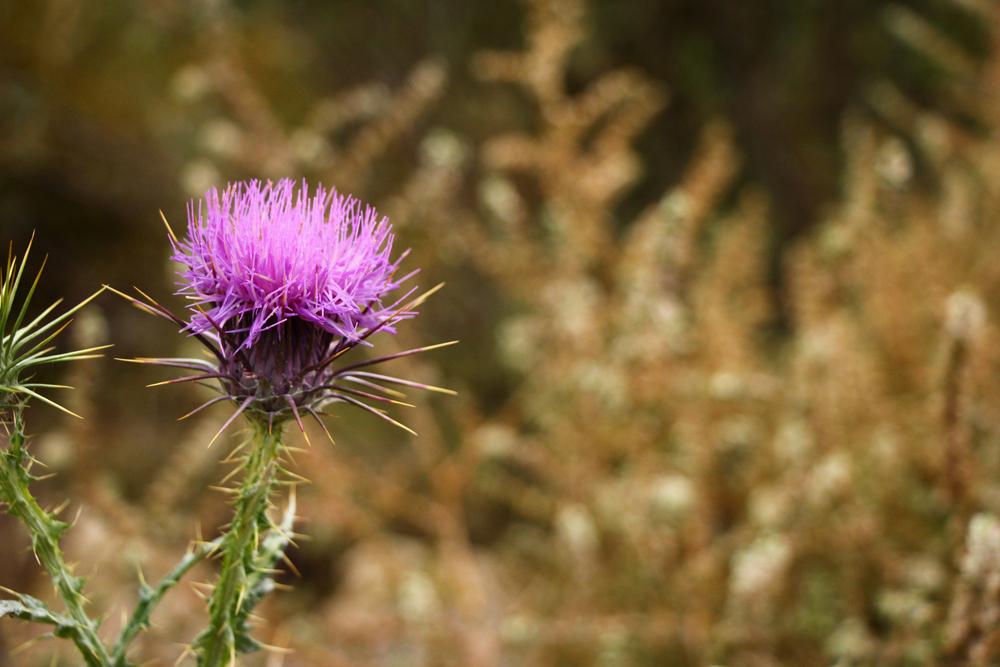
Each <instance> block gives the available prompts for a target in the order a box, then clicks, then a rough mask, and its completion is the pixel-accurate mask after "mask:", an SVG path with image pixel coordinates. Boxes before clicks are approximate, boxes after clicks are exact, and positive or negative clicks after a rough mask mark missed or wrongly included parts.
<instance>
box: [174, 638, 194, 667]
mask: <svg viewBox="0 0 1000 667" xmlns="http://www.w3.org/2000/svg"><path fill="white" fill-rule="evenodd" d="M181 646H183V647H184V652H183V653H181V657H179V658H177V662H175V663H174V667H177V665H179V664H181V663H182V662H184V658H186V657H188V656H189V655H194V650H193V649H192V648H191V646H190V645H188V644H181Z"/></svg>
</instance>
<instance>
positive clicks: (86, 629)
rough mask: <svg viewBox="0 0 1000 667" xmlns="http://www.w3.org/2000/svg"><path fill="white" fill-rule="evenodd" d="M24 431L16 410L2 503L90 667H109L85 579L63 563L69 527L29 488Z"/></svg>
mask: <svg viewBox="0 0 1000 667" xmlns="http://www.w3.org/2000/svg"><path fill="white" fill-rule="evenodd" d="M24 440H25V438H24V428H23V422H22V417H21V414H20V411H19V410H17V409H15V411H14V419H13V424H12V427H11V431H10V434H9V442H10V446H9V447H8V448H7V449H6V450H4V451H3V452H2V453H0V499H2V500H3V502H5V503H7V505H8V506H9V507H10V513H11V514H13V515H14V516H16V517H18V518H19V519H20V520H21V521H22V522H24V524H25V526H27V528H28V531H29V532H30V533H31V546H32V549H33V550H34V552H35V556H37V558H38V560H39V561H41V563H42V565H43V566H44V567H45V571H46V572H48V574H49V577H50V578H51V579H52V583H53V585H54V586H55V589H56V591H57V592H58V593H59V596H60V597H61V598H62V600H63V603H64V604H65V605H66V613H67V615H68V616H69V617H70V618H71V619H72V620H73V622H74V625H75V628H73V632H72V633H71V636H72V639H73V641H74V642H75V643H76V646H77V648H78V649H79V650H80V653H82V654H83V658H84V660H85V661H86V663H87V665H89V666H90V667H109V666H110V665H111V657H110V655H109V654H108V649H107V647H106V646H105V645H104V643H103V642H102V641H101V639H100V637H98V635H97V623H95V622H94V621H93V620H91V619H90V617H89V616H87V613H86V612H85V611H84V608H83V605H84V597H83V592H82V591H83V579H82V578H80V577H74V576H73V575H72V573H71V572H70V570H69V568H68V567H67V566H66V562H65V561H64V560H63V554H62V551H61V550H60V549H59V537H60V536H61V535H62V534H63V532H64V531H65V530H66V529H67V528H68V527H69V525H68V524H66V523H64V522H62V521H58V520H57V519H55V518H54V517H53V516H52V515H51V514H49V513H48V512H46V511H45V510H43V509H42V508H41V507H39V506H38V503H37V502H36V501H35V499H34V497H33V496H32V495H31V492H30V491H29V490H28V484H29V482H31V481H32V479H33V477H32V476H31V475H30V474H29V473H28V471H27V469H26V468H25V463H26V461H27V460H28V458H29V457H28V454H27V451H26V450H25V448H24Z"/></svg>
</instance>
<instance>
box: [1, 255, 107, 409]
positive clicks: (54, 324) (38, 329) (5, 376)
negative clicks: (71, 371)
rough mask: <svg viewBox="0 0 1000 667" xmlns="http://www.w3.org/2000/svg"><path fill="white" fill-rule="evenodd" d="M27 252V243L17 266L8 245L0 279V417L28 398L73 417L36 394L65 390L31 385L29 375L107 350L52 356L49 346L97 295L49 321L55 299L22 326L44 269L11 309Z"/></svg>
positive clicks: (21, 407) (16, 260)
mask: <svg viewBox="0 0 1000 667" xmlns="http://www.w3.org/2000/svg"><path fill="white" fill-rule="evenodd" d="M32 241H34V237H32ZM30 252H31V242H29V243H28V248H27V249H26V250H25V251H24V259H22V260H21V261H20V262H19V261H18V258H17V257H15V256H14V246H13V244H11V246H10V250H9V251H8V254H7V269H6V271H5V272H4V273H3V275H2V276H0V279H2V283H0V414H5V413H7V411H20V410H21V409H23V407H24V406H25V404H26V402H27V400H28V399H29V398H35V399H37V400H39V401H41V402H43V403H47V404H49V405H51V406H53V407H56V408H58V409H59V410H62V411H63V412H66V413H68V414H71V415H73V413H72V412H70V411H69V410H67V409H66V408H64V407H63V406H61V405H59V404H58V403H56V402H55V401H53V400H51V399H49V398H48V397H46V396H44V395H43V394H40V393H39V392H38V390H40V389H65V388H66V387H63V386H61V385H53V384H43V383H39V382H33V381H32V379H33V371H34V370H35V369H36V368H37V367H39V366H43V365H46V364H52V363H56V362H61V361H73V360H78V359H89V358H92V357H94V356H99V355H94V354H93V352H95V351H97V350H101V349H104V347H107V346H104V347H95V348H91V349H89V350H75V351H72V352H62V353H58V354H53V349H54V348H53V347H51V346H50V345H49V344H50V343H51V342H52V341H53V339H54V338H55V337H56V336H58V335H59V333H60V332H61V331H62V330H63V329H65V328H66V326H67V325H68V324H69V322H70V317H72V315H73V313H75V312H76V311H78V310H79V309H80V308H83V306H85V305H86V304H87V303H89V302H90V300H91V299H93V298H94V297H95V296H97V294H94V295H92V296H90V297H89V298H88V299H86V300H84V301H83V302H81V303H79V304H77V305H76V306H75V307H74V308H71V309H69V310H67V311H66V312H64V313H63V314H62V315H58V316H56V317H52V318H49V315H51V314H52V311H54V310H55V309H56V308H57V307H58V306H59V304H60V303H62V299H59V300H58V301H56V302H55V303H53V304H52V305H51V306H49V307H48V308H46V309H45V310H44V311H42V313H41V314H39V315H38V316H37V317H35V318H34V319H33V320H31V321H30V322H27V323H25V321H24V318H25V315H26V314H27V312H28V306H29V304H30V303H31V297H32V296H34V294H35V288H36V287H38V280H39V279H40V278H41V276H42V270H43V269H44V268H45V262H44V261H43V262H42V267H41V268H40V269H39V270H38V274H37V275H36V276H35V280H34V282H32V283H31V287H30V288H28V293H27V295H26V296H25V297H24V300H23V301H22V302H21V307H20V308H15V298H16V296H17V290H18V288H19V287H20V286H21V280H22V279H23V278H24V268H25V266H26V265H27V260H28V254H29V253H30ZM98 294H99V292H98ZM47 318H48V319H47ZM73 416H74V417H76V416H78V415H73Z"/></svg>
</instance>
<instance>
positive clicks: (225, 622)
mask: <svg viewBox="0 0 1000 667" xmlns="http://www.w3.org/2000/svg"><path fill="white" fill-rule="evenodd" d="M252 437H253V442H251V443H250V445H249V447H250V453H249V454H248V455H247V458H246V463H245V468H246V473H245V476H244V479H243V483H242V485H241V486H240V489H239V492H238V494H237V496H236V502H235V505H236V509H235V514H234V516H233V521H232V523H231V524H230V528H229V532H228V533H226V535H225V536H223V538H222V546H221V548H220V550H221V551H222V569H221V571H220V573H219V580H218V582H217V583H216V585H215V589H214V590H213V591H212V598H211V600H209V603H208V612H209V626H208V628H206V630H205V631H204V632H203V633H202V634H201V635H200V636H199V637H198V638H197V639H196V640H195V643H194V647H195V649H196V650H197V651H198V665H199V667H224V666H225V665H230V664H234V663H235V657H236V652H237V650H239V649H240V647H239V646H238V640H239V639H241V638H242V636H243V634H244V632H245V630H244V627H243V616H244V615H243V614H241V610H242V609H243V607H244V605H245V604H246V603H247V600H246V596H247V595H248V594H250V593H251V591H250V590H249V584H250V583H251V581H250V580H251V579H252V577H253V575H254V573H255V570H256V565H255V562H254V561H255V556H256V553H257V548H258V544H259V542H260V540H261V539H262V538H263V536H264V533H266V531H267V530H268V529H269V528H270V527H271V524H270V521H269V519H268V517H267V510H268V507H269V500H270V497H271V491H272V490H273V489H274V485H275V481H276V479H275V478H276V472H277V469H278V456H279V454H280V453H281V449H282V444H281V430H280V428H279V429H275V430H274V432H269V431H268V429H267V427H266V426H257V427H255V429H254V433H253V436H252Z"/></svg>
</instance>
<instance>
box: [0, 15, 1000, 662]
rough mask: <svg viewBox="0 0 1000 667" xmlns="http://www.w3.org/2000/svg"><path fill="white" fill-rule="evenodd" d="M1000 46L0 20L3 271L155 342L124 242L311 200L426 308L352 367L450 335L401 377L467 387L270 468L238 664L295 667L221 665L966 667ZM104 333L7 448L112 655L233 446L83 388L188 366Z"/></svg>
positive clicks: (976, 594) (981, 30) (639, 22)
mask: <svg viewBox="0 0 1000 667" xmlns="http://www.w3.org/2000/svg"><path fill="white" fill-rule="evenodd" d="M998 35H1000V6H998V5H997V4H996V3H995V2H993V0H753V1H748V0H525V1H524V2H513V1H508V0H494V1H492V2H488V3H487V2H482V3H478V2H467V1H465V0H368V1H360V0H336V1H331V0H288V1H285V2H277V1H276V0H240V1H232V2H225V1H224V0H197V1H196V0H190V1H184V0H144V1H141V2H135V1H131V0H105V1H103V2H84V1H83V0H31V1H29V2H0V240H2V242H3V244H4V245H7V244H8V243H12V244H13V248H14V249H15V251H16V252H18V253H21V252H23V249H24V248H25V247H26V246H27V244H28V241H29V239H30V238H31V236H32V234H34V235H35V240H34V245H33V246H32V258H33V259H32V260H31V266H32V267H38V266H40V264H41V259H42V257H43V255H45V254H46V253H47V254H48V257H49V259H48V264H47V267H46V269H45V273H44V274H43V277H42V282H41V286H40V288H39V289H40V295H39V296H38V297H37V300H36V307H37V308H39V309H40V308H41V307H42V306H43V305H45V304H47V303H48V302H50V301H53V300H55V299H56V298H60V297H63V298H66V299H67V300H68V302H70V303H72V302H74V301H78V300H80V299H82V298H84V297H86V296H87V295H89V294H90V293H92V292H93V291H95V290H96V289H98V288H99V287H100V286H101V285H102V284H105V283H107V284H111V285H112V286H114V287H116V288H118V289H121V290H125V291H129V290H131V288H132V286H137V287H139V288H140V289H142V290H143V291H145V292H147V293H149V294H150V295H152V296H153V297H154V298H156V299H158V300H161V301H162V302H163V303H165V304H168V305H171V306H173V307H174V308H176V309H180V308H182V307H183V302H181V301H180V300H179V299H177V298H176V297H174V296H173V295H172V291H173V289H174V286H173V283H174V281H175V280H176V276H175V274H174V271H175V270H176V267H175V266H173V265H171V263H170V261H169V259H168V254H169V245H168V243H167V237H166V232H165V229H164V226H163V223H162V221H161V219H160V215H161V213H160V211H162V213H163V215H164V216H165V217H166V218H167V219H168V220H169V221H170V223H171V224H172V226H173V228H174V229H175V230H180V229H182V228H183V227H184V224H185V219H186V213H185V205H186V203H187V202H188V201H189V200H190V199H191V198H192V197H198V196H200V195H201V194H202V193H203V192H204V191H205V190H206V189H207V188H209V187H212V186H215V185H218V186H223V185H225V183H227V182H229V181H235V180H241V179H247V178H261V179H269V178H270V179H277V178H281V177H292V178H303V177H304V178H307V179H308V180H309V182H311V183H316V182H322V183H324V184H326V185H332V186H336V187H338V188H339V189H341V190H342V191H345V192H349V193H352V194H354V195H356V196H358V197H360V198H362V199H364V200H365V201H368V202H371V203H373V204H375V205H376V206H377V207H378V208H379V210H380V212H382V213H384V214H386V215H388V216H389V217H390V219H391V221H392V222H393V224H394V226H395V229H396V231H397V236H398V239H397V247H398V248H405V247H410V248H412V254H411V255H410V258H408V259H407V260H406V267H408V268H416V267H419V268H420V269H421V273H420V274H419V276H418V278H417V279H416V280H415V281H414V282H415V283H416V284H419V285H421V286H423V287H430V286H432V285H434V284H437V283H438V282H440V281H445V282H446V283H447V285H446V288H445V289H444V290H443V291H442V292H439V293H438V294H437V295H435V296H434V297H433V298H432V299H431V300H430V301H429V302H427V303H426V304H425V305H424V306H423V307H422V313H421V315H420V317H418V318H416V319H415V320H413V321H411V322H408V323H407V324H406V325H405V326H403V327H401V331H400V333H399V334H398V335H397V336H395V337H393V336H388V335H386V336H383V337H382V339H381V340H380V341H379V342H378V346H379V349H380V350H383V351H394V350H400V349H406V347H409V346H417V345H427V344H432V343H436V342H442V341H446V340H452V339H459V340H461V344H460V345H456V346H453V347H451V348H447V349H444V350H440V351H434V352H431V353H428V354H427V355H425V356H423V357H421V358H414V359H412V360H411V361H408V362H407V363H403V362H397V366H396V368H395V370H397V371H398V372H399V373H400V374H403V375H405V376H406V377H409V378H412V379H417V380H421V381H426V382H431V383H433V384H438V385H444V386H448V387H452V388H455V389H456V390H458V391H459V396H458V397H447V396H437V395H433V396H421V395H416V394H414V395H411V397H410V398H411V399H412V400H413V401H414V402H415V403H416V405H417V407H416V408H415V409H411V410H408V411H405V412H404V411H402V410H401V411H400V412H399V413H394V416H396V417H398V418H400V419H404V420H405V421H406V422H407V423H408V424H410V425H411V426H413V427H414V428H415V430H416V431H417V432H418V433H419V434H420V435H419V437H415V438H412V437H409V436H408V435H407V434H405V433H402V432H398V431H393V430H391V429H389V428H384V427H383V425H382V424H381V423H376V421H377V420H374V419H372V418H369V416H368V415H365V414H361V413H358V412H357V411H355V412H353V413H352V412H344V413H343V414H342V415H341V416H340V417H339V418H337V419H333V420H330V428H331V431H332V432H333V433H334V437H335V439H336V441H337V442H336V445H331V444H330V443H329V442H328V441H326V440H325V437H324V436H323V435H322V433H321V432H315V433H311V438H310V439H311V441H312V445H311V446H307V445H306V444H305V443H304V442H298V443H297V444H300V445H302V447H303V450H302V451H301V452H300V453H297V454H296V468H295V470H296V471H297V472H298V473H300V474H302V475H304V476H305V477H308V478H309V479H310V480H311V482H312V483H311V484H309V485H303V486H300V487H298V488H297V499H298V503H299V505H298V507H299V514H300V515H301V516H302V520H301V521H300V523H299V524H298V526H297V527H298V530H299V532H301V533H303V534H304V535H306V536H307V537H304V538H303V539H301V540H300V541H299V542H298V543H297V546H296V547H295V548H293V549H291V550H290V552H289V562H288V563H287V564H284V565H283V566H282V568H283V572H282V574H281V575H280V577H279V578H280V580H281V582H282V583H285V584H288V585H289V586H290V588H289V589H287V590H282V591H279V592H277V593H276V594H274V595H273V596H272V597H271V598H269V599H268V600H267V602H266V603H265V604H264V605H263V606H262V608H261V609H260V615H261V617H262V619H261V622H260V623H259V626H258V630H257V636H258V637H259V638H260V639H261V640H262V641H264V642H265V643H267V644H271V645H274V646H276V647H279V648H290V649H291V652H290V653H284V652H278V651H272V652H263V653H260V654H257V655H252V656H248V657H246V658H245V663H246V664H248V665H266V666H267V667H281V666H282V665H285V666H288V667H293V666H299V665H302V666H306V665H324V666H327V665H330V666H336V667H341V666H343V667H353V666H361V665H364V666H379V667H382V666H385V667H410V666H413V667H421V666H425V665H426V666H428V667H436V666H446V665H447V666H456V667H458V666H462V667H466V666H467V667H506V666H520V665H525V666H538V667H543V666H544V667H548V666H568V667H569V666H581V667H582V666H589V665H594V666H601V667H613V666H614V667H626V666H628V667H632V666H634V667H640V666H653V665H656V666H669V665H678V666H681V665H710V664H720V665H748V666H758V665H760V666H770V665H793V664H794V665H801V666H809V665H817V666H819V665H830V664H837V665H876V664H877V665H946V664H963V665H965V664H974V665H986V664H993V663H994V662H995V661H996V660H997V659H998V658H1000V384H998V380H1000V375H998V371H1000V330H998V328H997V323H998V317H1000V217H998V211H1000V136H998V134H997V132H998V129H1000V55H996V54H995V51H994V48H993V46H992V45H993V44H994V42H995V40H996V38H997V36H998ZM102 343H113V344H114V348H113V349H112V350H111V354H109V355H108V357H107V358H105V359H100V360H95V361H89V362H85V363H78V364H76V365H74V366H72V367H71V368H68V369H64V370H63V371H61V372H60V374H59V375H58V376H53V377H58V379H59V380H61V381H65V382H66V383H68V384H71V385H74V386H75V387H76V388H77V389H76V391H74V392H67V393H66V394H65V395H64V398H63V400H64V401H65V402H66V403H67V404H68V405H70V407H71V408H72V409H74V410H75V411H77V412H79V413H80V414H83V415H84V416H85V417H86V419H85V420H82V421H79V420H71V419H68V418H64V417H63V416H60V415H59V414H58V413H55V412H52V411H49V410H46V409H44V408H42V407H34V408H32V409H31V412H30V415H29V429H30V431H31V432H33V433H35V434H36V436H35V438H34V441H33V447H34V452H35V453H36V455H37V456H38V458H39V459H40V460H41V461H42V462H44V463H45V464H46V465H47V466H48V467H49V468H50V471H51V472H53V473H56V474H55V476H54V477H52V478H50V479H48V480H46V481H44V482H41V483H39V484H38V485H37V492H38V495H39V496H40V497H41V498H43V499H44V500H45V501H46V503H49V504H51V505H53V506H54V505H58V504H60V503H61V502H63V501H64V500H65V499H70V501H71V503H70V505H69V507H68V508H67V509H66V510H65V512H66V515H67V516H68V517H69V518H71V519H72V518H73V517H77V521H76V524H75V527H74V529H73V530H72V531H70V532H69V533H68V534H67V536H66V538H65V548H66V550H67V552H68V553H69V559H70V560H72V561H74V562H76V563H78V565H77V572H78V573H80V574H85V575H88V576H90V577H91V580H90V584H89V585H88V588H87V592H88V597H89V599H90V600H91V602H92V608H93V609H94V610H95V613H100V614H106V615H107V619H106V620H105V622H104V625H105V627H106V628H107V631H108V632H109V633H110V632H111V631H113V629H114V628H115V627H116V626H117V624H118V623H119V622H120V621H119V620H118V619H119V616H120V614H121V613H122V611H123V610H128V609H130V608H131V606H132V605H133V601H134V599H135V594H136V590H137V575H136V570H137V568H141V569H142V570H143V572H144V573H145V576H146V578H147V579H149V580H153V579H156V578H158V577H159V576H160V575H161V574H162V573H164V572H165V571H166V570H167V569H168V568H169V567H170V566H171V565H172V564H173V563H174V562H175V561H176V560H177V559H178V558H179V557H180V555H181V554H182V553H183V552H184V549H185V548H186V546H187V544H188V543H189V542H190V541H191V540H192V539H194V538H195V537H196V536H198V535H201V536H204V537H211V536H212V535H214V534H216V533H217V531H218V529H219V526H220V525H222V524H224V523H225V522H226V520H227V516H228V514H227V512H228V509H227V506H226V504H225V496H224V495H223V494H221V493H218V492H216V491H212V490H210V489H209V486H210V485H215V484H218V483H219V482H220V481H221V480H222V478H223V477H224V476H225V474H226V473H227V472H228V471H229V470H230V469H231V465H230V464H224V463H220V460H221V459H224V458H225V457H226V455H227V454H228V452H229V450H230V449H231V448H232V447H233V446H234V445H235V444H236V443H238V442H239V434H238V433H234V434H232V435H231V436H229V437H228V438H227V439H226V441H225V442H221V443H217V444H215V445H214V446H213V447H212V448H211V449H208V448H206V444H207V443H208V441H209V440H210V439H211V435H212V434H213V433H214V432H215V430H217V429H218V428H219V426H221V424H222V423H223V422H224V421H225V419H226V417H227V416H228V414H229V412H228V411H227V409H226V408H225V407H222V406H216V408H214V409H212V410H206V411H205V412H204V413H199V414H198V415H197V416H196V417H192V418H191V419H189V420H186V421H182V422H178V421H176V418H177V417H178V416H180V415H183V414H185V413H186V412H188V411H189V410H190V409H192V408H193V407H195V406H196V405H197V404H198V403H199V402H200V400H202V399H203V398H204V397H203V396H202V395H201V394H200V393H199V391H200V389H199V388H192V387H188V386H184V387H160V388H155V389H145V388H144V385H146V384H149V383H152V382H156V381H160V380H164V379H169V378H170V377H171V375H170V374H169V373H168V372H166V371H162V370H156V369H148V368H144V367H139V366H135V365H129V364H126V363H123V362H120V361H115V360H114V359H113V358H112V357H126V358H127V357H133V356H169V355H171V354H173V353H180V352H182V351H183V350H184V349H185V348H187V347H189V346H190V342H189V341H187V340H185V338H184V337H183V336H181V335H178V333H177V332H176V331H174V330H172V329H171V327H170V326H169V325H168V324H167V323H165V322H163V321H161V320H157V319H155V318H152V317H150V316H148V315H147V314H145V313H143V312H141V311H139V310H137V309H135V308H133V307H132V306H130V305H129V304H128V303H127V302H125V301H124V300H122V299H119V298H117V297H115V296H113V295H111V294H109V293H106V294H103V295H101V296H100V297H99V298H98V299H97V300H96V301H95V302H94V304H93V305H92V306H89V307H88V308H87V309H86V310H85V311H83V312H82V313H81V315H80V316H79V317H78V318H77V319H76V320H75V322H74V324H73V325H72V326H71V327H70V329H69V331H68V332H67V334H66V336H65V340H64V341H63V344H64V345H69V344H74V345H95V344H102ZM234 430H235V429H234ZM296 437H297V436H296ZM283 502H284V501H283V500H282V501H279V505H281V504H283ZM0 537H2V539H0V585H3V586H7V587H10V588H14V589H16V590H20V591H25V592H30V593H32V594H34V595H37V596H39V597H42V598H46V599H47V598H50V597H51V588H50V586H49V585H48V583H47V582H46V580H45V578H44V576H43V575H42V574H41V572H40V568H39V567H38V565H37V563H36V562H35V560H34V558H33V557H32V554H31V552H30V547H29V539H28V536H27V535H26V534H25V532H24V530H23V529H22V527H21V526H19V525H18V524H17V523H16V522H15V521H13V520H12V519H10V518H9V517H6V516H3V517H0ZM212 568H213V565H212V564H206V565H205V566H204V567H202V568H201V569H199V570H196V571H195V572H194V573H192V575H190V577H189V579H190V580H191V582H192V585H187V583H185V585H183V586H181V587H178V588H177V589H176V590H175V592H174V593H173V594H172V595H171V596H169V597H168V599H167V602H166V603H165V604H164V606H163V608H161V610H160V611H159V612H157V614H156V615H154V621H155V623H156V627H155V628H153V629H152V630H151V631H150V632H148V633H147V634H146V635H145V636H144V637H143V639H142V640H141V646H140V650H139V651H138V654H137V656H136V658H137V662H144V661H156V664H163V665H169V664H173V663H174V662H175V661H176V660H177V658H178V657H179V656H180V655H181V653H182V651H183V644H184V643H186V642H188V641H190V640H191V639H192V638H193V637H194V636H195V635H196V634H197V632H198V631H199V630H200V629H201V627H202V626H203V622H204V618H205V616H204V614H203V602H202V601H201V600H200V599H199V597H198V586H197V584H198V583H199V582H208V581H211V580H212V576H213V573H212ZM40 633H41V630H40V629H39V628H38V627H36V626H30V625H28V624H25V623H22V622H20V621H15V620H10V619H4V620H0V664H2V665H72V664H77V662H78V660H77V659H76V657H75V655H74V654H73V652H72V650H71V647H70V646H68V645H66V644H64V643H61V642H59V641H58V640H52V641H48V642H43V643H39V644H36V645H29V647H28V648H26V649H24V650H23V651H19V652H18V651H16V649H17V648H18V647H20V646H22V645H23V644H24V643H25V642H27V641H29V640H30V639H32V638H33V637H36V636H38V635H39V634H40ZM147 664H151V663H147Z"/></svg>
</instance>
